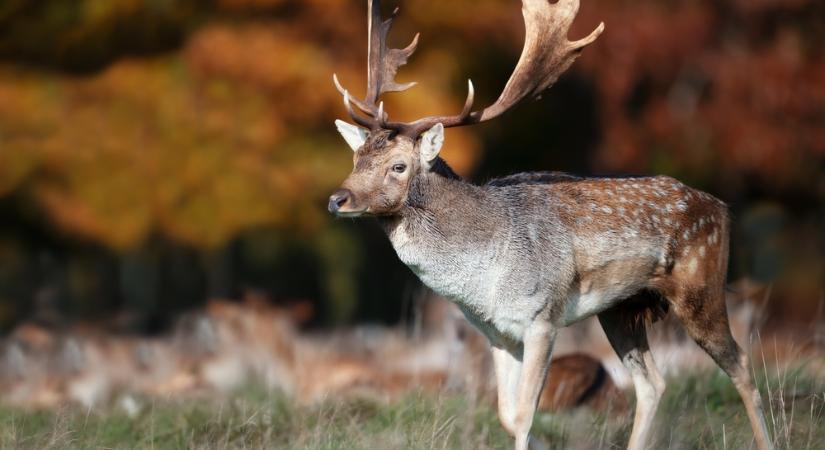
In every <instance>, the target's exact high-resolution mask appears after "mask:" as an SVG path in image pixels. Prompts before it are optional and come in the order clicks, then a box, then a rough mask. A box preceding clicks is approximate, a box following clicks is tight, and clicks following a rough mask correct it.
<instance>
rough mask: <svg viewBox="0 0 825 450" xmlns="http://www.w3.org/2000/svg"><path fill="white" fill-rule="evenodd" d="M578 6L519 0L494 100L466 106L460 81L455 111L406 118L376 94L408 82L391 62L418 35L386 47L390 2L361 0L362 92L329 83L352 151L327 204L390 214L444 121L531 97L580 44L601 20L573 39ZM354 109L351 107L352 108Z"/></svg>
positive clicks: (475, 117) (439, 139)
mask: <svg viewBox="0 0 825 450" xmlns="http://www.w3.org/2000/svg"><path fill="white" fill-rule="evenodd" d="M578 9H579V1H578V0H558V2H557V3H550V2H549V0H522V14H523V15H524V24H525V28H526V34H525V40H524V48H523V50H522V53H521V57H520V58H519V61H518V64H517V65H516V68H515V69H514V71H513V73H512V75H511V76H510V79H509V81H508V82H507V84H506V85H505V87H504V90H503V91H502V92H501V95H500V96H499V97H498V100H496V102H495V103H493V104H492V105H490V106H488V107H486V108H484V109H482V110H476V111H473V97H474V89H473V83H472V81H468V83H467V85H468V93H467V99H466V101H465V102H464V108H463V109H462V110H461V112H460V113H458V114H456V115H452V116H431V117H425V118H421V119H418V120H416V121H414V122H393V121H390V120H389V117H388V115H387V113H386V111H384V103H383V102H381V101H380V100H379V98H380V97H381V95H382V94H384V93H387V92H399V91H404V90H407V89H409V88H411V87H412V86H414V85H415V83H406V84H399V83H396V82H395V74H396V72H397V71H398V68H399V67H401V66H402V65H404V64H406V62H407V59H408V58H409V57H410V56H411V55H412V54H413V52H414V51H415V49H416V47H417V45H418V35H416V36H415V38H414V39H413V41H412V43H411V44H410V45H409V46H407V47H406V48H404V49H392V48H388V47H387V43H386V38H387V34H388V33H389V31H390V27H391V26H392V21H393V19H394V18H395V16H396V14H397V13H398V9H397V8H396V9H395V11H393V14H392V16H391V17H390V18H389V19H388V20H382V19H381V5H380V0H370V2H369V45H368V71H367V94H366V96H365V97H364V99H363V100H358V99H355V98H353V97H351V96H350V94H349V91H347V90H346V89H345V88H344V87H343V86H342V85H341V83H340V82H339V81H338V77H337V76H335V75H333V81H334V82H335V87H336V88H337V89H338V91H339V92H340V93H341V95H342V96H343V98H344V106H345V107H346V108H347V111H348V112H349V115H350V117H351V118H352V120H353V121H354V122H355V123H356V124H357V125H353V124H349V123H347V122H344V121H341V120H337V121H336V122H335V124H336V127H337V128H338V131H339V132H340V133H341V136H343V138H344V140H345V141H346V142H347V144H349V146H350V148H352V150H353V152H354V156H353V162H354V169H353V171H352V173H351V174H350V176H349V177H347V179H346V180H345V181H344V183H343V184H342V186H341V188H340V189H338V190H337V191H335V193H334V194H332V196H331V197H330V199H329V211H330V212H332V213H334V214H337V215H339V216H359V215H362V214H370V215H392V214H395V213H396V212H398V211H399V210H400V209H401V208H403V206H404V204H405V202H406V200H407V194H408V193H409V188H410V185H411V182H412V180H413V179H414V178H415V177H416V176H417V175H418V174H420V173H422V172H427V171H430V170H431V169H432V168H433V167H434V166H435V165H437V164H438V153H439V151H440V150H441V146H442V144H443V143H444V128H446V127H458V126H464V125H472V124H475V123H480V122H485V121H488V120H491V119H494V118H496V117H498V116H500V115H502V114H504V113H505V112H507V111H509V110H510V109H511V108H513V107H514V106H515V105H516V104H518V103H520V102H521V101H522V100H525V99H527V98H532V99H538V98H540V97H541V94H542V92H544V91H545V90H546V89H548V88H549V87H550V86H551V85H552V84H553V83H554V82H555V81H556V80H557V79H558V77H559V75H561V73H562V72H564V71H565V70H566V69H567V68H568V67H570V65H571V64H572V63H573V61H574V60H575V59H576V57H577V56H578V55H579V53H580V52H581V50H582V48H584V47H585V46H586V45H588V44H590V43H591V42H593V41H594V40H596V38H597V37H598V36H599V35H600V34H601V32H602V30H603V29H604V24H603V23H602V24H599V26H598V27H597V28H596V29H595V30H593V32H591V33H590V35H588V36H587V37H585V38H583V39H580V40H578V41H573V42H571V41H568V40H567V32H568V30H569V29H570V25H571V24H572V22H573V19H574V18H575V16H576V13H577V12H578ZM356 109H357V111H356Z"/></svg>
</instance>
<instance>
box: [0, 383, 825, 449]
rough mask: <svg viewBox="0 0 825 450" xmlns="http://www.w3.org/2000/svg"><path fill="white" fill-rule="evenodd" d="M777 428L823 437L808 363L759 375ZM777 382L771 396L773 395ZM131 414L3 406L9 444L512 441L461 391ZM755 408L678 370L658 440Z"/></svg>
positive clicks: (603, 425) (711, 444) (820, 391)
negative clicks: (387, 401)
mask: <svg viewBox="0 0 825 450" xmlns="http://www.w3.org/2000/svg"><path fill="white" fill-rule="evenodd" d="M758 380H759V382H760V388H762V391H763V398H764V400H765V403H766V404H770V411H769V413H768V418H767V420H768V422H769V427H770V429H771V432H772V436H774V439H775V441H776V443H777V448H780V449H808V448H810V449H815V448H822V446H823V443H825V384H823V381H822V380H814V379H811V378H809V377H806V376H804V375H803V374H802V372H800V371H789V372H787V373H784V374H782V375H781V376H772V377H769V378H766V377H764V376H759V377H758ZM769 393H770V395H768V394H769ZM138 401H139V402H142V408H141V410H140V412H138V413H137V414H134V415H133V416H129V415H128V414H126V412H125V411H124V410H123V408H121V407H118V406H117V405H113V406H111V407H108V408H106V409H105V410H100V411H98V410H95V411H86V410H83V409H78V408H70V407H67V408H64V409H61V410H57V411H43V412H24V411H20V410H14V409H8V408H3V409H0V448H21V449H57V448H59V449H70V448H78V449H81V448H82V449H87V448H107V449H109V448H118V449H119V448H123V449H126V448H129V449H131V448H156V449H178V448H217V449H223V448H290V449H292V448H295V449H325V450H327V449H328V450H334V449H418V448H427V449H430V448H434V449H441V448H443V449H453V448H455V449H464V448H477V449H491V448H509V447H510V446H511V445H512V443H511V441H510V438H509V437H508V436H507V435H506V434H505V433H504V431H503V430H502V429H501V427H500V426H499V424H498V420H497V418H496V413H495V409H494V408H493V407H492V405H487V404H479V403H473V402H471V401H469V400H467V399H466V398H464V397H461V396H458V395H448V394H445V395H442V396H433V395H425V394H411V395H409V396H407V397H406V398H404V399H403V400H401V401H398V402H395V403H393V404H385V403H381V402H374V401H366V400H350V401H328V402H323V403H321V404H319V405H315V406H311V407H301V406H296V405H295V404H293V403H291V402H290V401H289V400H288V398H287V397H285V396H284V395H281V394H279V393H274V392H268V391H266V390H264V389H262V388H260V387H257V386H250V387H248V388H246V389H244V390H242V391H239V392H236V393H235V394H233V395H231V396H228V397H226V398H223V399H214V398H213V399H208V398H200V399H188V400H163V401H161V400H155V401H151V400H149V399H142V400H141V399H138ZM631 421H632V414H630V413H628V414H627V415H624V416H620V417H608V416H607V415H606V414H602V413H593V412H590V411H587V410H578V411H573V412H570V413H564V414H556V415H547V414H542V415H540V416H539V417H537V418H536V422H535V424H534V427H533V431H534V434H535V435H537V436H538V437H539V438H540V439H541V440H542V441H543V442H545V443H547V444H548V445H549V446H550V448H559V449H560V448H574V449H579V448H581V449H590V448H624V446H625V445H626V442H627V438H628V436H629V434H630V429H631ZM750 441H751V432H750V428H749V425H748V420H747V416H746V414H745V412H744V409H743V407H742V405H741V402H740V400H739V397H738V396H737V394H736V391H735V390H734V389H733V387H732V385H731V383H730V382H729V381H728V380H727V378H725V377H724V376H723V375H721V374H720V373H718V372H709V373H703V374H698V375H692V376H689V377H684V378H681V379H670V380H669V383H668V391H667V394H666V395H665V398H664V399H663V401H662V404H661V406H660V409H659V412H658V414H657V427H656V434H655V437H654V442H653V443H652V445H651V447H650V448H678V449H725V448H729V449H741V448H748V446H749V445H750Z"/></svg>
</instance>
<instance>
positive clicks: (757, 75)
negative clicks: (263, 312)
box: [0, 0, 825, 324]
mask: <svg viewBox="0 0 825 450" xmlns="http://www.w3.org/2000/svg"><path fill="white" fill-rule="evenodd" d="M388 3H392V2H388ZM385 6H387V8H389V7H391V6H393V5H385ZM403 6H404V12H403V14H402V15H401V17H400V19H399V21H398V23H397V25H396V28H395V31H394V33H393V36H391V41H393V42H394V43H395V44H396V45H402V44H406V42H407V41H408V40H409V39H410V38H411V36H412V35H413V33H414V32H415V31H421V32H422V40H421V45H420V46H419V51H418V53H417V54H416V55H415V57H414V58H413V61H412V62H411V64H410V65H409V66H408V67H405V68H403V69H402V71H401V74H400V77H399V79H401V80H413V79H414V80H417V81H419V82H420V84H419V86H418V87H416V88H415V89H413V90H411V91H409V92H408V93H405V94H403V95H397V96H392V97H390V98H389V99H388V108H389V110H390V111H391V113H393V115H394V117H398V118H400V119H405V118H413V117H415V116H420V115H424V114H431V113H436V112H450V111H455V110H458V109H460V106H461V102H462V100H463V95H464V92H463V89H464V86H465V85H464V80H463V79H464V78H465V77H468V76H469V77H472V78H473V80H474V82H475V84H476V86H477V90H478V91H479V97H480V98H479V100H478V103H479V104H481V103H484V102H490V101H492V100H493V99H494V97H495V96H496V95H497V93H498V90H499V89H500V87H501V86H503V84H504V82H505V81H506V79H507V77H508V75H509V71H510V70H511V68H512V66H513V64H514V63H515V60H516V59H517V57H518V51H519V49H520V44H521V41H520V40H521V38H522V36H523V30H522V23H521V17H520V12H519V8H518V5H517V2H516V1H515V0H476V1H469V0H461V1H450V2H444V1H436V0H409V1H407V2H404V5H403ZM365 9H366V8H365V2H362V1H357V0H304V1H295V0H212V1H195V0H165V1H163V0H161V1H158V0H50V1H43V2H30V1H25V0H6V1H5V2H3V3H2V4H1V5H0V60H2V61H3V62H2V63H0V218H2V220H3V222H2V225H0V323H6V324H8V323H11V322H12V321H14V320H19V319H20V318H21V317H24V316H25V315H29V314H35V313H36V314H41V315H42V314H45V313H44V311H49V310H54V312H53V314H54V315H55V316H56V317H63V316H65V315H66V314H75V315H81V316H87V315H90V314H95V313H100V312H104V311H113V310H121V311H122V310H127V311H130V312H133V313H135V314H137V315H138V316H139V317H140V320H142V321H146V320H149V319H147V318H158V317H160V318H162V317H165V316H166V315H167V313H168V312H170V311H175V310H179V309H180V308H185V307H188V306H190V305H194V304H197V303H198V302H200V301H202V300H203V299H204V298H205V297H207V296H215V295H222V296H236V295H239V294H240V293H241V292H242V291H243V290H246V289H257V290H263V291H265V292H267V293H269V294H270V295H272V296H273V297H276V298H309V299H311V300H313V301H315V302H316V304H317V305H318V306H319V308H320V312H321V314H322V315H321V317H322V318H323V319H324V320H325V321H327V322H340V321H348V320H353V319H355V318H367V319H380V320H394V319H396V318H397V317H398V315H399V313H400V311H401V306H400V305H401V304H402V303H403V302H402V301H401V299H403V298H406V297H409V296H410V295H411V290H412V289H414V288H415V286H416V284H415V283H414V281H413V280H412V277H411V276H410V274H409V273H408V272H407V271H406V269H404V268H403V267H401V266H400V264H398V263H397V261H395V258H394V255H393V252H392V249H391V248H389V246H388V244H387V243H386V242H385V240H384V239H383V237H382V236H381V235H380V232H378V231H377V230H376V229H375V227H374V226H370V225H368V224H353V223H350V222H343V221H339V222H333V221H332V220H330V219H329V218H328V217H327V215H326V213H325V210H324V205H325V198H326V196H327V195H328V193H329V192H330V191H331V190H332V189H333V188H334V187H335V186H336V185H337V184H338V183H339V182H340V180H341V179H343V177H344V176H345V175H346V173H347V172H348V171H349V168H350V164H351V162H350V155H349V154H348V151H347V150H346V148H345V146H344V145H343V144H342V143H341V142H340V140H339V139H338V137H337V136H335V135H334V134H333V130H332V127H331V122H332V120H334V119H335V118H337V117H340V116H341V115H342V112H343V111H342V109H343V108H341V99H340V97H339V96H338V94H337V93H336V91H335V90H334V88H332V84H331V74H332V72H337V73H338V74H339V76H340V77H341V79H342V80H344V81H345V84H347V85H348V86H349V87H351V88H352V89H353V90H355V91H356V92H358V91H359V88H358V86H363V83H364V81H365V80H364V78H365V77H364V71H365V61H364V60H365V53H366V51H365V48H366V46H365V30H366V13H365ZM468 11H471V12H472V13H471V14H468ZM600 20H603V21H604V22H605V23H606V24H607V31H606V32H605V34H604V35H603V36H602V38H601V39H600V40H599V43H598V44H596V45H594V46H592V47H590V48H588V51H586V52H585V53H584V54H583V56H582V58H581V60H580V61H579V63H577V64H576V65H575V66H574V69H573V71H572V72H571V73H570V74H569V75H567V76H565V77H564V78H563V79H562V80H561V81H560V82H559V84H558V85H557V86H556V88H554V89H553V90H551V91H550V92H549V93H548V95H547V96H546V97H547V99H546V100H544V101H542V102H539V103H536V104H533V105H528V106H527V107H525V108H522V109H520V110H519V111H517V112H515V113H514V114H512V115H511V116H509V117H508V118H505V119H502V120H500V121H497V122H494V123H491V124H485V125H482V126H479V127H476V129H472V130H471V129H459V130H450V131H449V133H448V141H447V142H448V146H447V149H446V150H445V157H446V159H447V160H448V161H449V162H450V163H451V164H452V165H453V166H454V167H455V168H456V169H457V170H458V171H459V172H460V173H462V174H464V175H466V176H470V177H471V178H476V179H480V180H483V179H484V178H486V177H489V176H492V175H501V174H504V173H507V172H510V171H516V170H528V169H529V170H537V169H554V170H574V171H576V172H580V173H594V174H614V173H654V172H656V173H667V174H670V175H674V176H677V177H680V178H682V179H684V180H685V181H687V182H689V183H691V184H694V185H696V186H697V187H700V188H704V189H708V190H709V191H711V192H713V193H715V194H717V195H719V196H720V197H722V198H723V199H725V200H727V201H729V202H730V203H731V204H732V206H733V207H734V210H735V212H736V213H737V223H738V224H739V229H738V230H737V231H738V232H737V236H736V237H735V253H734V258H733V264H734V266H735V267H734V273H735V274H736V275H751V276H755V277H757V278H760V279H762V280H765V281H769V280H777V283H778V284H777V289H776V296H777V298H778V299H782V300H783V301H784V299H789V301H792V302H794V303H793V304H794V305H796V306H797V311H799V312H801V314H807V313H808V312H809V311H810V310H811V309H812V308H815V307H816V301H817V300H818V299H819V298H820V296H821V295H822V289H823V279H825V262H823V254H825V238H823V236H822V233H821V229H822V227H823V225H825V217H824V216H825V210H823V205H825V201H824V200H823V199H825V179H824V178H825V177H823V168H824V167H823V161H825V157H823V156H825V127H823V125H825V109H823V105H825V63H823V56H825V55H823V52H824V50H823V45H822V42H823V39H822V38H823V37H824V36H823V31H825V21H824V20H823V6H822V5H821V3H820V2H816V1H813V0H809V1H806V0H760V1H753V0H750V1H747V0H737V1H727V2H711V1H688V0H682V1H675V0H674V1H668V2H662V1H633V2H630V1H606V0H591V1H586V2H584V4H583V5H582V12H581V14H580V17H579V19H578V21H577V22H576V24H575V25H574V29H573V31H572V34H573V36H578V35H583V34H584V33H585V32H586V31H589V29H591V28H593V27H594V26H595V25H596V24H597V23H598V21H600ZM803 237H804V239H805V240H807V241H810V242H803V241H802V239H803Z"/></svg>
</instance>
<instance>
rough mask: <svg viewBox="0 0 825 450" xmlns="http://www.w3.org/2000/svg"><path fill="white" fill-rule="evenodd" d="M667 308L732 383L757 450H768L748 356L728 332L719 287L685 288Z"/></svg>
mask: <svg viewBox="0 0 825 450" xmlns="http://www.w3.org/2000/svg"><path fill="white" fill-rule="evenodd" d="M671 305H672V306H673V308H672V309H673V312H674V314H676V316H677V317H678V318H679V320H680V321H681V322H682V324H683V325H684V326H685V329H686V330H687V332H688V334H689V335H690V336H691V337H692V338H693V340H694V341H696V343H697V344H699V346H700V347H702V349H703V350H704V351H705V352H706V353H707V354H708V355H710V357H711V358H713V360H714V361H715V362H716V364H717V365H718V366H719V367H720V368H721V369H722V370H723V371H724V372H725V373H726V374H727V375H728V376H729V377H730V379H731V381H733V384H734V386H736V390H737V391H738V392H739V396H740V397H742V401H743V402H744V403H745V409H746V410H747V413H748V419H749V420H750V423H751V428H752V429H753V434H754V438H755V439H756V446H757V447H758V448H759V449H760V450H767V449H772V448H773V443H772V441H771V439H770V436H769V435H768V430H767V426H766V425H765V414H764V412H763V409H762V398H761V397H760V395H759V391H758V390H757V389H756V388H755V387H754V385H753V381H752V379H751V366H750V363H749V361H748V356H747V354H746V353H745V352H743V351H742V349H741V348H740V347H739V345H737V344H736V341H735V340H734V339H733V335H732V334H731V331H730V325H729V324H728V314H727V309H726V307H725V296H724V288H723V286H721V285H719V286H716V287H708V286H685V287H683V288H682V289H681V290H680V292H679V293H678V294H677V295H675V296H672V298H671Z"/></svg>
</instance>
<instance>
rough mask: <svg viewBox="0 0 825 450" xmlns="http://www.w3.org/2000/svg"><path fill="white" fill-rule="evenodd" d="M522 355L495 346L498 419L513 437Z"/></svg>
mask: <svg viewBox="0 0 825 450" xmlns="http://www.w3.org/2000/svg"><path fill="white" fill-rule="evenodd" d="M520 356H521V355H518V357H517V356H516V355H513V354H512V353H510V352H508V351H507V350H505V349H503V348H501V347H495V346H494V347H493V365H494V367H495V370H496V388H497V392H498V400H497V402H498V419H499V421H500V422H501V426H502V427H504V429H505V430H506V431H507V433H509V434H510V436H513V437H515V436H516V428H515V418H516V403H517V401H518V382H519V376H520V375H521V360H520V359H519V357H520Z"/></svg>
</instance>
